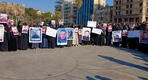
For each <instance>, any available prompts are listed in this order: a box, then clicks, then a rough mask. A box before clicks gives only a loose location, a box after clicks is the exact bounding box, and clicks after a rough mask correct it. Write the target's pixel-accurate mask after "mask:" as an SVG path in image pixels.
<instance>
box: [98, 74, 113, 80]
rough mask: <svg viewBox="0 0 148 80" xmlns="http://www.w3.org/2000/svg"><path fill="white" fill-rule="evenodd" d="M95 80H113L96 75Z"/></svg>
mask: <svg viewBox="0 0 148 80" xmlns="http://www.w3.org/2000/svg"><path fill="white" fill-rule="evenodd" d="M95 78H97V79H99V80H112V79H109V78H106V77H102V76H98V75H96V76H95Z"/></svg>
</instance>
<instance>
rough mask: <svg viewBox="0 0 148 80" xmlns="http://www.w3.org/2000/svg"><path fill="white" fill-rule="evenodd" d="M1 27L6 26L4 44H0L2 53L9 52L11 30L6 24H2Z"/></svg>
mask: <svg viewBox="0 0 148 80" xmlns="http://www.w3.org/2000/svg"><path fill="white" fill-rule="evenodd" d="M0 25H4V42H0V51H8V46H9V44H8V41H9V39H10V28H9V27H8V26H7V24H6V23H3V24H2V23H1V24H0Z"/></svg>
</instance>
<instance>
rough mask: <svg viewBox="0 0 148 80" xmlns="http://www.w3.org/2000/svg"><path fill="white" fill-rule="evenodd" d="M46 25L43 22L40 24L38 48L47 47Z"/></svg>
mask: <svg viewBox="0 0 148 80" xmlns="http://www.w3.org/2000/svg"><path fill="white" fill-rule="evenodd" d="M46 29H47V26H46V25H45V24H44V25H43V26H42V43H41V44H40V48H48V39H47V35H46Z"/></svg>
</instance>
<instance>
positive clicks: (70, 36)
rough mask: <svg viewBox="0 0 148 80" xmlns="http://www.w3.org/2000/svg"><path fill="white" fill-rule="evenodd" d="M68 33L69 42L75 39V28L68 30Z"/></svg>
mask: <svg viewBox="0 0 148 80" xmlns="http://www.w3.org/2000/svg"><path fill="white" fill-rule="evenodd" d="M66 31H67V40H73V39H74V29H73V28H66Z"/></svg>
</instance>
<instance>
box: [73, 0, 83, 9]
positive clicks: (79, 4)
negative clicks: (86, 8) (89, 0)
mask: <svg viewBox="0 0 148 80" xmlns="http://www.w3.org/2000/svg"><path fill="white" fill-rule="evenodd" d="M75 2H76V5H77V8H78V9H80V7H81V6H82V4H83V2H82V0H76V1H75Z"/></svg>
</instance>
